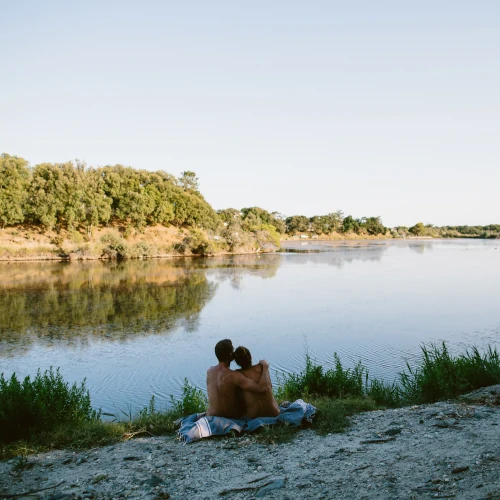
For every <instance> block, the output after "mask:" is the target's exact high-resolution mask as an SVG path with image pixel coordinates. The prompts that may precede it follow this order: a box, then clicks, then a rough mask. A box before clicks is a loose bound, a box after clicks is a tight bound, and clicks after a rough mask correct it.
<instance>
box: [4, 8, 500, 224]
mask: <svg viewBox="0 0 500 500" xmlns="http://www.w3.org/2000/svg"><path fill="white" fill-rule="evenodd" d="M0 61H1V66H0V151H2V152H7V153H9V154H17V155H19V156H23V157H25V158H26V159H28V160H29V161H30V163H31V164H32V165H35V164H36V163H38V162H41V161H52V162H56V161H67V160H70V159H75V158H78V159H80V160H85V161H86V162H87V163H88V164H90V165H95V166H98V165H105V164H110V163H111V164H115V163H122V164H125V165H131V166H133V167H135V168H145V169H151V170H158V169H163V170H166V171H168V172H171V173H173V174H175V175H179V173H180V172H181V171H183V170H194V171H195V172H197V174H198V176H199V178H200V182H201V191H202V192H203V194H204V195H205V197H206V198H207V200H208V201H209V202H210V203H211V204H212V205H213V206H214V207H215V208H225V207H231V206H233V207H236V208H241V207H244V206H252V205H258V206H262V207H263V208H266V209H268V210H271V211H272V210H278V211H281V212H283V213H284V214H286V215H293V214H305V215H308V216H311V215H315V214H322V213H327V212H331V211H334V210H337V209H342V210H344V212H345V213H346V214H347V213H350V214H352V215H354V216H355V217H361V216H363V215H380V216H381V217H382V219H383V221H384V223H385V224H386V225H398V224H404V225H412V224H414V223H416V222H417V221H420V220H421V221H423V222H425V223H434V224H439V225H442V224H488V223H500V201H499V200H500V195H499V186H500V161H499V160H500V90H499V89H500V2H498V1H493V0H492V1H485V0H477V1H474V2H473V1H460V0H450V1H448V0H433V1H420V2H409V1H401V0H398V1H393V2H389V1H383V0H380V1H377V2H374V1H372V0H367V1H352V2H340V1H338V2H337V1H333V0H332V1H324V2H321V1H307V2H305V1H302V2H295V1H292V0H288V1H271V0H268V1H266V2H263V1H256V0H253V1H247V2H239V1H236V0H233V1H227V2H219V1H211V2H209V1H200V2H194V1H189V0H185V1H177V2H168V1H163V2H160V1H157V2H152V1H141V2H139V1H136V2H128V1H115V2H112V1H98V2H97V1H90V0H88V1H85V2H76V1H71V0H66V1H63V2H57V1H50V0H47V1H38V0H37V1H32V2H30V1H23V0H17V1H12V0H11V1H7V0H0Z"/></svg>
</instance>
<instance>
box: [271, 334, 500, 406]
mask: <svg viewBox="0 0 500 500" xmlns="http://www.w3.org/2000/svg"><path fill="white" fill-rule="evenodd" d="M421 350H422V353H421V357H420V359H419V360H418V363H417V366H415V367H412V366H410V365H409V364H407V366H406V370H405V371H403V372H402V373H400V374H399V375H398V377H397V378H396V380H394V381H393V382H390V383H388V382H386V381H383V380H380V379H372V378H370V377H369V374H368V370H367V369H366V368H364V367H363V366H362V365H361V364H360V363H358V364H357V365H356V366H355V367H354V368H352V369H350V368H344V367H343V366H342V364H341V362H340V359H339V357H338V356H337V355H335V364H334V367H333V368H331V369H328V370H325V369H324V368H323V367H322V366H321V365H318V364H315V363H314V362H313V361H312V360H311V358H310V357H309V355H306V366H305V369H304V371H302V372H300V373H298V374H286V375H285V376H284V378H283V380H280V385H279V387H278V389H277V390H276V397H277V398H278V399H290V400H291V399H297V398H302V399H304V398H311V397H313V398H314V397H317V398H324V397H329V398H363V397H364V398H370V399H371V400H372V401H373V402H374V403H375V404H376V405H379V406H383V407H391V408H394V407H398V406H402V405H405V404H418V403H431V402H434V401H438V400H443V399H450V398H456V397H457V396H460V395H461V394H465V393H467V392H470V391H472V390H474V389H478V388H480V387H486V386H488V385H493V384H498V383H500V355H499V354H498V351H497V350H496V348H492V347H488V349H487V350H486V351H485V352H484V353H483V354H481V353H480V352H479V350H478V349H477V347H473V348H472V349H470V350H467V351H465V352H464V353H461V354H459V355H456V356H453V355H452V354H451V353H450V352H449V349H448V347H447V346H446V344H445V343H444V342H443V343H442V344H440V345H436V344H431V345H430V346H425V345H424V346H422V347H421Z"/></svg>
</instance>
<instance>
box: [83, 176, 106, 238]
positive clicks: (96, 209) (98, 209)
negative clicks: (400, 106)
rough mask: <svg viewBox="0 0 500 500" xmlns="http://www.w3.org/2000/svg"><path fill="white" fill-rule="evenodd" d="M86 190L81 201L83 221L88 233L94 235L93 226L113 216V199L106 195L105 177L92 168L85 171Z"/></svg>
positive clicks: (103, 222)
mask: <svg viewBox="0 0 500 500" xmlns="http://www.w3.org/2000/svg"><path fill="white" fill-rule="evenodd" d="M83 183H84V190H83V192H82V198H81V200H80V203H81V204H82V215H83V217H82V220H81V222H82V223H83V224H84V225H85V227H86V229H87V235H88V236H89V237H90V236H91V235H92V228H93V227H95V226H97V225H98V224H105V223H106V222H108V221H109V219H110V218H111V203H112V200H111V198H109V197H108V196H106V192H105V190H104V179H103V177H102V176H101V175H100V173H99V172H98V171H97V170H95V169H93V168H90V169H88V170H86V171H85V173H84V178H83Z"/></svg>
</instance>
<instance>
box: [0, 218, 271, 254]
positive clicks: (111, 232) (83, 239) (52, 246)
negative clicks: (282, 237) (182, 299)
mask: <svg viewBox="0 0 500 500" xmlns="http://www.w3.org/2000/svg"><path fill="white" fill-rule="evenodd" d="M278 244H279V242H278V241H273V240H272V238H271V237H270V236H269V234H267V233H266V232H265V231H257V232H255V233H254V232H245V233H244V234H242V235H241V244H239V245H238V246H237V247H236V248H235V249H233V251H229V250H228V245H227V242H225V241H224V240H222V239H221V238H220V237H218V236H216V235H213V234H209V233H207V232H206V231H201V230H197V229H187V228H176V227H174V226H170V227H164V226H162V225H157V226H151V227H149V226H148V227H146V228H144V229H143V230H142V231H137V230H134V229H132V228H130V227H128V228H127V227H125V226H116V227H106V228H102V229H94V231H93V233H92V235H91V236H88V235H87V234H85V233H83V232H82V231H77V230H72V231H66V230H61V231H59V232H56V231H43V230H42V229H40V228H35V227H30V226H16V227H9V228H5V229H2V230H0V262H2V261H3V262H23V261H67V262H69V261H88V260H113V259H154V258H173V257H191V256H213V255H242V254H256V253H266V252H274V251H276V250H278V249H279V246H278Z"/></svg>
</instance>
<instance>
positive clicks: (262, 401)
mask: <svg viewBox="0 0 500 500" xmlns="http://www.w3.org/2000/svg"><path fill="white" fill-rule="evenodd" d="M262 369H263V368H262V365H261V364H260V363H258V364H256V365H253V366H251V367H250V368H247V369H246V370H238V371H239V372H240V373H242V374H243V375H244V376H245V377H247V378H249V379H251V380H254V381H255V382H257V381H258V380H259V379H260V377H261V375H262ZM262 376H263V377H266V379H267V382H268V384H269V389H268V390H266V391H265V392H263V393H260V394H259V393H254V392H248V391H243V400H244V403H245V406H246V412H245V415H246V416H247V417H250V418H257V417H277V416H278V415H279V414H280V409H279V407H278V404H277V403H276V400H275V399H274V396H273V389H272V385H271V377H270V376H269V371H267V370H266V373H265V374H264V375H262Z"/></svg>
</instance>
